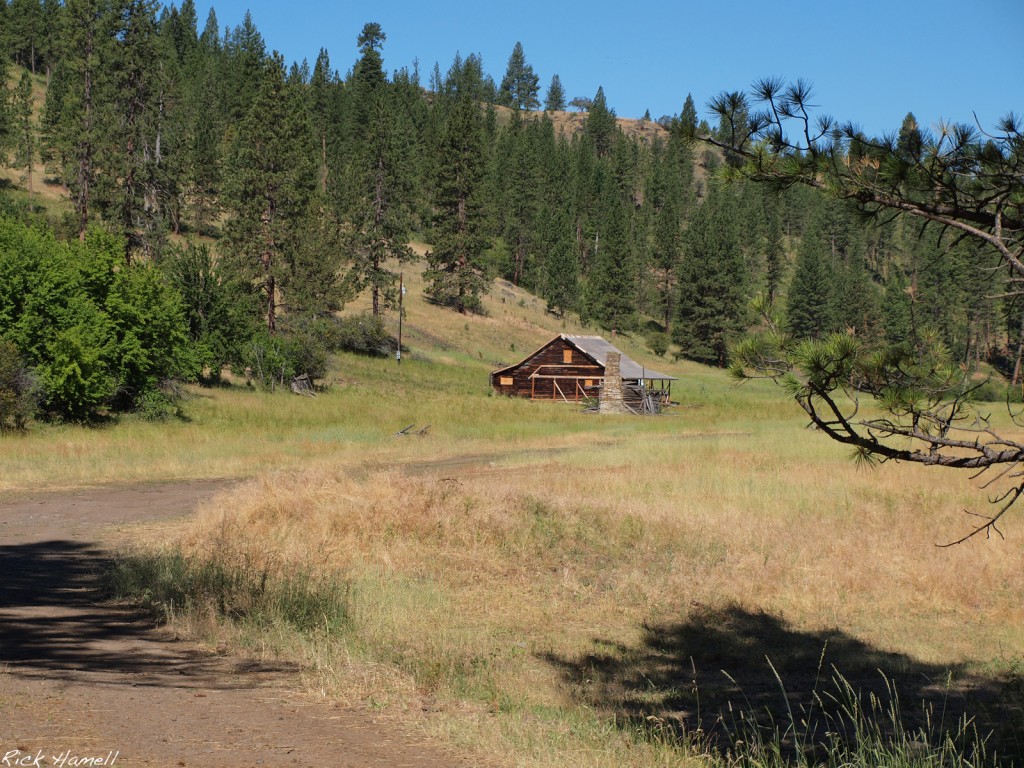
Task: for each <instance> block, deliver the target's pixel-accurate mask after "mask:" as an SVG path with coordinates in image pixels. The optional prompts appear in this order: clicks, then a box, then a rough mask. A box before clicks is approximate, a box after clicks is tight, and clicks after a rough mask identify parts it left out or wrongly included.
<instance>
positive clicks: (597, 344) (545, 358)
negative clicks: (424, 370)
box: [491, 333, 675, 403]
mask: <svg viewBox="0 0 1024 768" xmlns="http://www.w3.org/2000/svg"><path fill="white" fill-rule="evenodd" d="M609 352H618V353H619V354H620V355H621V361H620V370H621V375H622V383H623V385H624V389H626V390H628V391H633V390H642V391H643V392H645V393H648V394H651V393H653V394H655V395H656V396H657V398H658V399H659V400H661V401H662V402H665V403H667V402H668V401H669V399H670V398H671V389H672V382H673V381H675V377H674V376H669V375H667V374H664V373H659V372H658V371H653V370H651V369H650V368H646V367H644V366H643V365H641V364H640V363H637V362H635V361H634V360H631V359H630V358H628V357H626V355H623V354H622V353H621V352H620V351H619V350H618V349H616V348H615V347H614V346H613V345H612V344H610V343H608V342H607V341H605V340H604V339H603V338H602V337H600V336H570V335H567V334H564V333H563V334H562V335H560V336H557V337H556V338H554V339H552V340H551V341H549V342H548V343H547V344H545V345H544V346H543V347H541V348H540V349H538V350H537V351H536V352H534V353H533V354H532V355H530V356H529V357H527V358H526V359H525V360H523V361H522V362H519V363H516V364H515V365H510V366H508V367H507V368H501V369H499V370H497V371H493V372H492V373H491V386H492V387H494V390H495V392H499V393H501V394H503V395H509V396H512V397H529V398H531V399H533V400H560V401H564V402H570V403H572V402H579V401H581V400H585V399H587V398H597V397H598V395H599V394H600V391H601V385H602V383H603V382H604V374H605V365H606V363H607V360H608V353H609Z"/></svg>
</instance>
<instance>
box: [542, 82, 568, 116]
mask: <svg viewBox="0 0 1024 768" xmlns="http://www.w3.org/2000/svg"><path fill="white" fill-rule="evenodd" d="M544 109H546V110H547V111H548V112H561V111H562V110H564V109H565V89H564V88H563V87H562V80H561V78H559V76H558V74H557V73H556V74H554V75H552V76H551V84H550V85H549V86H548V93H547V96H546V97H545V98H544Z"/></svg>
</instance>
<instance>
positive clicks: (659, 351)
mask: <svg viewBox="0 0 1024 768" xmlns="http://www.w3.org/2000/svg"><path fill="white" fill-rule="evenodd" d="M647 345H648V346H649V347H650V348H651V352H653V353H654V354H656V355H657V356H658V357H664V356H665V353H666V352H668V334H667V333H664V332H661V331H655V332H652V333H650V334H648V336H647Z"/></svg>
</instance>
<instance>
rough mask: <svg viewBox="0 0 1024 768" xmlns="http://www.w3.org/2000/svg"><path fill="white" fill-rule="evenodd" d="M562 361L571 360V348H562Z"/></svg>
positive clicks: (568, 361) (567, 361) (569, 361)
mask: <svg viewBox="0 0 1024 768" xmlns="http://www.w3.org/2000/svg"><path fill="white" fill-rule="evenodd" d="M562 362H563V363H571V362H572V350H571V349H563V350H562Z"/></svg>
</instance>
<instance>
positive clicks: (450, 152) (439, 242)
mask: <svg viewBox="0 0 1024 768" xmlns="http://www.w3.org/2000/svg"><path fill="white" fill-rule="evenodd" d="M467 70H468V71H467ZM479 82H480V80H479V74H478V67H477V64H476V61H475V60H474V57H472V56H470V57H469V58H468V59H467V60H466V62H465V64H462V63H461V62H460V61H459V60H457V61H456V66H453V71H452V72H451V73H450V76H449V78H448V82H447V83H446V90H447V92H448V95H447V96H446V100H447V101H448V102H449V103H448V104H446V105H445V106H444V110H445V116H446V119H445V123H444V126H443V128H442V133H441V135H440V146H439V147H438V154H437V166H436V170H437V176H436V178H435V188H434V209H435V211H436V214H435V222H434V232H435V235H434V241H433V248H431V250H430V252H429V253H428V254H427V269H426V270H425V271H424V277H425V278H426V280H427V282H428V284H429V285H428V289H427V291H428V294H429V296H430V297H431V298H432V299H433V300H434V301H436V302H438V303H440V304H444V305H445V306H450V307H453V308H454V309H455V310H457V311H458V312H461V313H465V312H467V311H470V310H476V309H477V308H478V305H479V296H480V294H482V293H484V292H485V291H486V288H487V275H486V268H485V264H484V258H483V254H484V251H485V250H486V248H487V245H488V240H487V236H486V234H485V231H484V224H485V222H484V217H483V206H482V201H481V199H480V192H481V187H482V182H483V176H484V170H485V167H486V148H485V136H486V133H485V126H484V119H483V116H482V115H481V112H480V107H479V99H478V98H477V97H478V96H479V95H480V94H479V92H478V90H477V87H476V84H477V83H479Z"/></svg>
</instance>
